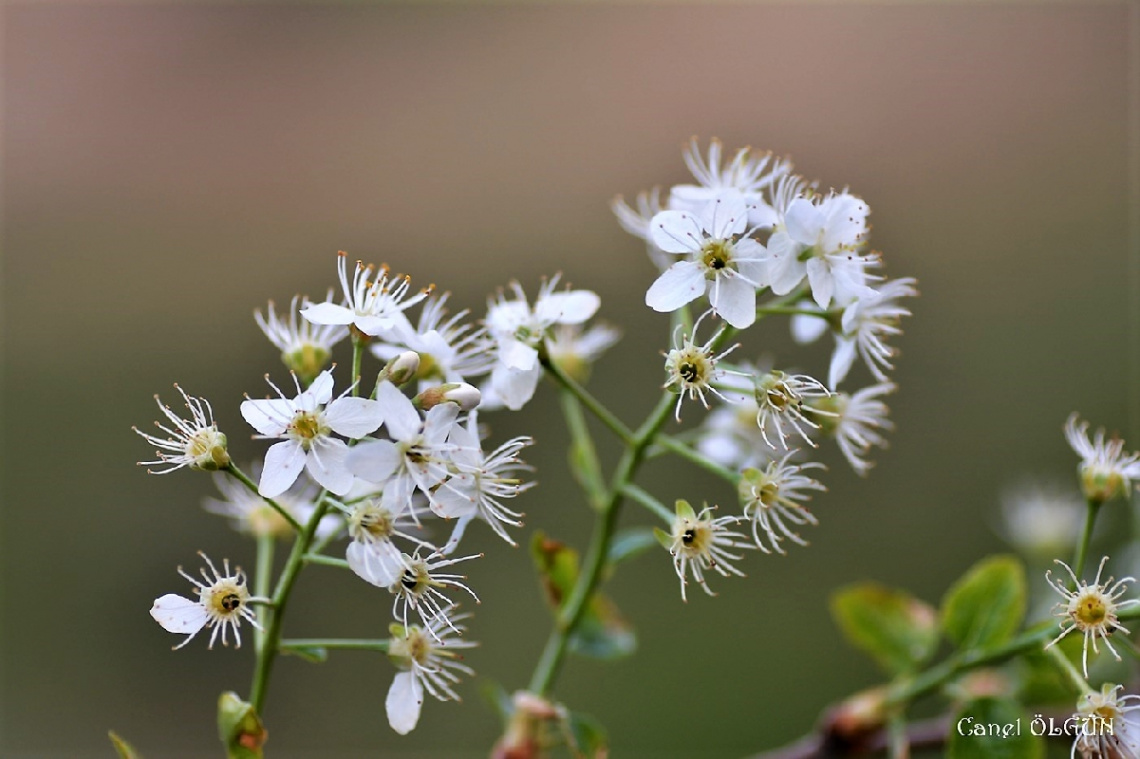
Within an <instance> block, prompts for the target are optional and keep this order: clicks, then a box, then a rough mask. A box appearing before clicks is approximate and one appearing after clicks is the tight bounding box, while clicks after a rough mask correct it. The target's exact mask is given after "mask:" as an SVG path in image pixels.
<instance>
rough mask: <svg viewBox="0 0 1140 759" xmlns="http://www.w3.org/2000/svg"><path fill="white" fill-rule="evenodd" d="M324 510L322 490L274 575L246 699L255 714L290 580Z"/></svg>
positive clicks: (263, 693)
mask: <svg viewBox="0 0 1140 759" xmlns="http://www.w3.org/2000/svg"><path fill="white" fill-rule="evenodd" d="M327 509H328V502H327V501H326V500H325V493H323V492H322V493H321V497H320V499H319V500H318V501H317V507H316V509H314V510H313V513H312V515H311V516H310V517H309V521H308V522H307V523H306V524H305V527H304V529H303V530H302V531H301V533H300V534H299V535H298V536H297V538H296V540H294V541H293V548H292V550H290V552H289V558H288V559H286V560H285V567H284V568H283V569H282V570H281V575H280V577H278V578H277V588H276V589H275V590H274V591H273V599H272V604H273V608H272V609H271V610H270V611H269V613H268V618H269V623H268V624H267V625H265V637H264V640H263V645H262V647H261V650H260V651H258V653H257V663H256V664H255V665H254V669H253V684H252V686H251V687H250V696H249V702H250V704H251V705H252V706H253V709H254V711H255V712H257V713H258V714H261V713H262V710H263V709H264V707H265V696H266V688H267V687H268V685H269V673H270V671H271V670H272V669H273V662H274V660H275V659H276V658H277V649H278V644H279V642H280V640H281V624H282V621H283V620H284V619H285V605H286V603H287V602H288V601H289V594H290V593H291V592H292V590H293V583H295V582H296V581H297V575H298V574H300V572H301V567H303V566H304V564H305V561H304V559H305V554H306V553H307V552H308V550H309V546H310V545H312V542H313V535H315V534H316V531H317V525H318V524H320V522H321V517H323V516H324V515H325V511H326V510H327Z"/></svg>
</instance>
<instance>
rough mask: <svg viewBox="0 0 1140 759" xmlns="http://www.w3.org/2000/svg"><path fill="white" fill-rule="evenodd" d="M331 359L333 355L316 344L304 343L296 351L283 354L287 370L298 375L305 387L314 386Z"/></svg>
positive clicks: (282, 358)
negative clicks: (314, 381)
mask: <svg viewBox="0 0 1140 759" xmlns="http://www.w3.org/2000/svg"><path fill="white" fill-rule="evenodd" d="M331 358H332V353H331V352H329V350H328V349H327V348H325V347H324V346H323V345H318V344H316V343H304V344H303V345H301V346H300V347H299V348H296V349H295V350H292V351H289V352H286V353H282V354H281V362H282V363H283V364H285V368H286V369H288V370H289V371H291V372H293V373H294V374H296V375H297V379H299V380H301V384H302V385H304V386H305V387H308V386H309V385H311V384H313V380H315V379H316V378H317V375H319V374H320V373H321V372H322V371H324V370H325V367H327V366H328V364H329V360H330V359H331Z"/></svg>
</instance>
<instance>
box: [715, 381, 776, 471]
mask: <svg viewBox="0 0 1140 759" xmlns="http://www.w3.org/2000/svg"><path fill="white" fill-rule="evenodd" d="M759 411H760V407H759V406H757V405H756V399H755V397H754V396H753V395H751V394H749V395H747V396H740V398H739V400H734V404H733V405H731V406H720V407H718V408H715V409H713V410H712V413H710V414H709V415H708V416H707V417H705V419H704V421H703V422H702V423H701V427H700V437H699V438H698V439H697V450H699V451H700V452H701V453H702V454H704V455H705V456H707V457H708V458H710V459H712V460H713V461H715V462H716V463H718V464H721V465H723V466H726V467H730V468H738V467H743V466H759V465H762V464H764V463H766V462H767V461H770V460H771V456H772V453H773V450H772V449H771V448H769V447H768V445H767V444H766V443H765V442H764V437H763V435H762V434H761V432H760V428H759V427H757V426H756V414H757V413H758V412H759Z"/></svg>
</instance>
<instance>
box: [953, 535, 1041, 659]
mask: <svg viewBox="0 0 1140 759" xmlns="http://www.w3.org/2000/svg"><path fill="white" fill-rule="evenodd" d="M1023 616H1025V570H1024V569H1022V567H1021V562H1019V561H1018V560H1017V559H1016V558H1014V557H1012V556H991V557H989V558H986V559H983V560H982V561H980V562H978V563H977V564H975V565H974V566H973V567H972V568H971V569H970V570H969V571H968V572H966V574H965V575H963V576H962V578H961V579H959V580H958V581H957V582H956V583H954V585H953V586H951V588H950V590H949V591H947V593H946V597H945V598H943V599H942V625H943V629H944V630H945V631H946V637H948V638H949V639H950V640H952V641H953V642H954V643H955V644H957V645H958V647H959V648H962V649H963V650H967V651H968V650H974V649H985V648H992V647H993V646H997V645H1000V644H1002V643H1004V642H1006V641H1007V640H1009V639H1010V637H1011V636H1012V635H1013V633H1014V632H1015V631H1016V630H1017V628H1018V627H1019V626H1020V625H1021V619H1022V617H1023Z"/></svg>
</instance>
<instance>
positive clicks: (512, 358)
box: [485, 275, 601, 411]
mask: <svg viewBox="0 0 1140 759" xmlns="http://www.w3.org/2000/svg"><path fill="white" fill-rule="evenodd" d="M557 285H558V275H555V276H554V277H552V278H551V280H550V281H549V282H547V283H545V284H543V285H542V287H541V288H540V289H539V293H538V298H537V299H536V300H535V302H534V308H533V309H532V308H531V307H530V305H529V304H528V303H527V300H526V294H525V293H523V290H522V287H521V286H520V285H519V283H518V282H511V284H510V287H511V290H512V292H513V293H514V295H515V298H514V299H513V300H507V298H506V296H505V295H504V294H503V293H502V292H500V293H499V296H498V298H497V299H496V300H492V301H489V302H488V304H487V318H486V320H485V322H486V325H487V330H488V331H489V332H490V333H491V336H492V337H493V338H494V339H495V343H496V345H497V347H498V355H497V361H496V363H495V367H494V369H493V370H492V372H491V388H492V390H493V391H494V396H495V397H496V398H498V399H499V400H501V401H502V402H503V403H504V404H505V405H506V406H507V408H509V409H511V410H512V411H517V410H518V409H520V408H522V407H523V405H524V404H525V403H526V402H527V401H529V400H530V399H531V397H532V396H533V395H534V391H535V388H536V387H537V386H538V380H539V377H541V376H542V366H541V364H540V363H539V358H538V348H539V346H541V345H542V344H543V341H544V340H545V339H546V337H547V331H548V330H549V328H550V327H552V326H554V325H555V324H581V323H582V322H584V321H586V320H587V319H589V318H590V317H591V316H593V315H594V313H595V312H596V311H597V310H598V306H599V305H600V304H601V301H600V299H599V298H598V296H597V295H596V294H594V293H592V292H590V291H589V290H566V291H563V292H554V288H555V287H556V286H557Z"/></svg>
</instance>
